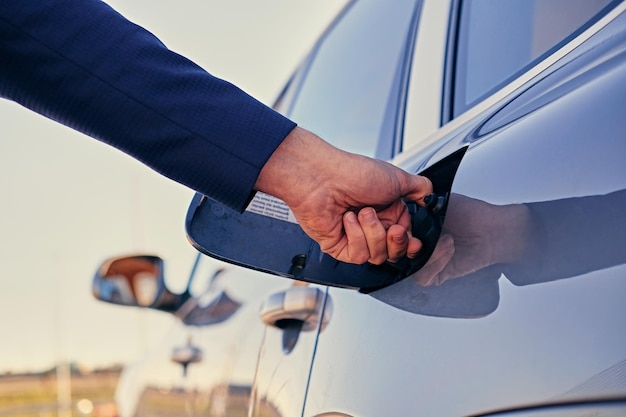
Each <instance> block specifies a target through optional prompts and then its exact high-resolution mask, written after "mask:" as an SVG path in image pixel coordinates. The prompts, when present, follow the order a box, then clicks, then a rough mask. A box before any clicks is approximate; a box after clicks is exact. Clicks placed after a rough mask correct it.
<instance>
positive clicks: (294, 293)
mask: <svg viewBox="0 0 626 417" xmlns="http://www.w3.org/2000/svg"><path fill="white" fill-rule="evenodd" d="M329 301H330V300H326V293H325V292H324V291H322V290H321V289H319V288H313V287H309V286H294V287H291V288H289V289H288V290H286V291H281V292H278V293H275V294H272V295H270V296H269V297H268V299H267V300H266V301H265V303H264V304H263V306H262V307H261V314H260V316H261V320H262V321H263V323H265V324H266V325H268V326H272V327H276V328H279V329H282V330H285V329H288V328H294V327H299V328H300V330H301V331H305V332H306V331H311V330H316V329H317V327H318V325H320V321H321V327H322V328H323V327H325V326H326V324H327V323H328V321H329V319H330V315H331V313H332V311H331V310H332V306H331V303H330V302H329ZM322 314H323V317H321V316H322Z"/></svg>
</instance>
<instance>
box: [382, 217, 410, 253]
mask: <svg viewBox="0 0 626 417" xmlns="http://www.w3.org/2000/svg"><path fill="white" fill-rule="evenodd" d="M408 246H409V235H408V233H407V231H406V229H405V228H404V227H402V226H400V225H398V224H394V225H391V227H389V229H388V230H387V260H388V261H389V262H398V261H399V260H400V258H402V257H403V256H404V255H406V253H407V248H408Z"/></svg>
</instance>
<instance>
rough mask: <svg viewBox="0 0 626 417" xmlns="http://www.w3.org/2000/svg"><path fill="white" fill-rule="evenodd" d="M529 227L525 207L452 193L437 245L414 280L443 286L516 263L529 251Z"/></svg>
mask: <svg viewBox="0 0 626 417" xmlns="http://www.w3.org/2000/svg"><path fill="white" fill-rule="evenodd" d="M529 224H530V216H529V213H528V208H527V207H526V206H525V205H523V204H510V205H503V206H497V205H493V204H489V203H487V202H485V201H481V200H477V199H474V198H470V197H467V196H464V195H460V194H452V195H451V196H450V198H449V201H448V208H447V211H446V219H445V222H444V224H443V231H442V235H441V237H440V238H439V241H438V242H437V246H436V247H435V250H434V251H433V254H432V255H431V257H430V259H429V260H428V262H427V263H426V265H424V267H422V268H421V269H420V270H419V271H417V272H416V273H415V274H413V275H411V278H412V279H413V280H414V281H415V282H416V283H417V284H419V285H422V286H429V285H440V284H442V283H444V282H445V281H447V280H450V279H453V278H459V277H463V276H466V275H468V274H470V273H472V272H475V271H478V270H479V269H483V268H486V267H488V266H490V265H493V264H496V263H507V262H515V261H517V260H519V259H520V258H521V257H522V256H523V253H524V252H525V251H526V248H527V245H528V237H529V236H528V231H529V230H530V227H529Z"/></svg>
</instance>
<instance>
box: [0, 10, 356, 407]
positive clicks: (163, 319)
mask: <svg viewBox="0 0 626 417" xmlns="http://www.w3.org/2000/svg"><path fill="white" fill-rule="evenodd" d="M108 3H109V4H111V5H112V6H113V7H114V8H115V9H117V10H118V11H119V12H121V13H122V14H123V15H125V16H126V17H127V18H128V19H130V20H132V21H134V22H135V23H138V24H139V25H141V26H143V27H145V28H147V29H148V30H150V31H151V32H153V33H154V34H156V35H157V37H159V38H160V39H161V41H163V42H164V43H165V44H166V45H167V46H168V47H169V48H170V49H172V50H174V51H176V52H178V53H180V54H182V55H184V56H186V57H188V58H190V59H191V60H193V61H195V62H196V63H198V64H199V65H200V66H202V67H203V68H205V69H206V70H207V71H209V72H210V73H212V74H214V75H216V76H218V77H220V78H224V79H226V80H228V81H231V82H233V83H234V84H236V85H238V86H239V87H240V88H242V89H243V90H245V91H246V92H248V93H249V94H251V95H252V96H254V97H256V98H257V99H259V100H261V101H263V102H265V103H266V104H271V103H272V101H273V99H274V98H275V97H276V95H277V94H278V92H279V91H280V89H281V88H282V86H283V84H284V83H285V82H286V80H287V78H288V77H289V76H290V74H291V72H292V71H293V70H294V69H295V67H296V66H297V65H298V63H299V62H300V60H301V59H303V57H304V55H305V54H306V52H307V51H308V49H309V48H310V47H311V46H312V45H313V43H314V41H315V40H316V38H317V37H318V36H319V35H320V34H321V32H322V31H323V30H324V29H325V28H326V26H327V25H328V24H329V23H330V21H331V20H332V18H333V17H334V16H335V15H336V14H337V13H338V12H339V10H341V8H342V7H343V6H344V5H345V3H346V1H340V0H316V1H306V0H184V1H177V2H173V1H171V0H170V1H164V0H151V1H147V0H109V1H108ZM0 120H1V121H2V123H1V124H0V135H1V139H0V195H1V196H2V197H1V201H2V216H0V277H1V278H0V279H1V284H0V285H1V286H0V317H1V321H0V323H1V324H0V329H1V333H0V335H1V336H0V337H1V340H2V344H1V347H0V399H3V401H0V416H8V415H12V416H14V415H20V416H22V415H23V416H26V415H36V416H42V415H56V414H54V413H55V411H45V413H44V412H43V411H41V409H40V408H38V407H37V406H35V405H33V401H31V404H30V405H28V402H29V401H30V400H29V398H30V397H28V395H26V394H25V392H26V391H27V390H28V389H30V388H29V385H28V384H24V385H20V384H18V383H17V382H18V379H19V380H22V379H24V380H26V379H28V378H27V377H28V376H32V375H35V376H38V377H39V379H40V380H41V379H42V378H44V377H45V378H44V379H46V378H47V379H46V380H48V379H49V380H50V382H49V383H48V385H45V384H44V385H42V384H41V383H39V385H38V390H39V391H41V392H43V393H45V394H41V395H50V396H51V398H52V397H54V398H57V399H58V398H69V397H68V395H69V396H71V395H72V394H71V393H69V394H68V393H67V392H65V393H63V392H61V391H63V390H66V391H67V390H68V389H70V390H71V387H65V388H59V386H57V385H55V384H56V380H57V379H58V377H59V376H61V377H64V376H65V377H67V376H68V375H70V374H72V375H77V376H79V375H83V376H85V375H101V376H103V377H102V378H101V384H100V385H101V387H105V389H106V390H108V391H112V390H113V388H114V386H115V381H116V375H118V373H119V369H120V367H121V366H122V365H123V364H125V363H127V362H129V361H132V360H133V359H134V358H136V357H138V356H139V355H140V354H141V352H143V351H145V350H146V349H148V348H149V347H150V346H151V345H153V344H156V343H159V340H160V338H161V337H163V336H164V335H165V333H166V331H167V329H168V328H169V326H170V325H171V324H172V320H174V318H173V317H172V316H170V315H168V314H164V313H159V312H155V311H149V310H140V309H134V308H124V307H118V306H113V305H108V304H103V303H101V302H98V301H96V300H95V299H94V298H93V297H92V295H91V286H90V284H91V278H92V275H93V273H94V272H95V270H96V268H97V266H98V265H99V264H100V263H101V262H102V260H103V259H104V258H106V257H109V256H113V255H118V254H126V253H131V252H132V253H134V252H145V253H151V254H156V255H159V256H161V257H163V258H164V259H165V260H166V269H167V271H166V275H167V277H168V279H169V282H168V284H169V285H170V287H171V288H172V289H174V290H182V289H183V288H184V284H185V283H186V279H187V276H188V274H189V272H190V269H191V265H192V262H193V259H194V257H195V251H194V250H193V249H192V248H191V246H190V245H189V244H188V242H187V240H186V238H185V231H184V217H185V213H186V210H187V206H188V204H189V202H190V200H191V197H192V195H193V192H192V191H190V190H189V189H187V188H185V187H183V186H181V185H178V184H176V183H174V182H172V181H171V180H168V179H166V178H164V177H161V176H159V175H158V174H156V173H155V172H153V171H151V170H150V169H148V168H146V167H145V166H143V165H141V164H140V163H138V162H136V161H135V160H133V159H131V158H130V157H128V156H126V155H125V154H122V153H121V152H119V151H117V150H115V149H113V148H110V147H107V146H106V145H103V144H101V143H99V142H97V141H95V140H93V139H90V138H87V137H85V136H83V135H81V134H79V133H77V132H74V131H72V130H70V129H68V128H66V127H64V126H61V125H59V124H56V123H54V122H51V121H49V120H47V119H45V118H43V117H41V116H39V115H36V114H34V113H32V112H30V111H28V110H25V109H23V108H22V107H20V106H18V105H16V104H15V103H12V102H9V101H6V100H0ZM59 364H61V365H62V366H60V367H58V365H59ZM20 378H21V379H20ZM3 380H4V381H5V382H8V381H10V382H11V383H10V384H4V385H3V384H2V381H3ZM5 385H6V386H9V385H10V386H11V387H12V388H11V390H8V389H6V388H5V389H4V390H3V388H2V387H3V386H5ZM76 386H77V385H76V384H75V385H74V389H76ZM18 398H22V400H20V401H21V402H20V401H18V400H17V399H18ZM20 407H21V408H20ZM24 407H26V408H28V411H24V410H23V408H24ZM20 410H22V411H20ZM77 412H79V413H82V414H84V415H88V414H90V413H91V411H90V408H89V404H87V403H83V408H82V411H81V409H80V407H78V409H77V410H74V411H72V413H77ZM46 413H47V414H46Z"/></svg>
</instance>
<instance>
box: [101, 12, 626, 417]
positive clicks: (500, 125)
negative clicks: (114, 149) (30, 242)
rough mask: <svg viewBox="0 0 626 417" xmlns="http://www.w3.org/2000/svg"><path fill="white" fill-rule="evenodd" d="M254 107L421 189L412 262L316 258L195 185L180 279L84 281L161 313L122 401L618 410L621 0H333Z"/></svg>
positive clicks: (624, 405) (621, 402) (259, 209)
mask: <svg viewBox="0 0 626 417" xmlns="http://www.w3.org/2000/svg"><path fill="white" fill-rule="evenodd" d="M276 108H277V109H278V110H279V111H281V112H282V113H284V114H285V115H287V116H288V117H290V118H291V119H293V120H294V121H296V122H297V123H299V124H300V125H302V126H305V127H307V128H308V129H311V130H313V131H315V132H316V133H317V134H319V135H320V136H321V137H324V138H326V139H328V140H330V141H332V142H333V143H334V144H335V145H337V146H339V147H341V148H344V149H346V150H349V151H352V152H358V153H361V154H365V155H368V156H374V157H378V158H382V159H386V160H390V161H391V162H393V163H394V164H396V165H397V166H399V167H402V168H404V169H406V170H408V171H410V172H415V173H421V174H423V175H426V176H428V177H429V178H430V179H431V180H432V182H433V184H434V188H435V193H436V195H437V197H439V199H440V201H441V202H442V204H441V207H439V208H438V211H437V212H435V211H433V212H431V213H428V216H429V218H430V219H431V220H433V219H434V220H433V221H434V222H435V224H436V225H437V228H436V237H435V239H434V242H433V244H432V245H431V247H429V248H427V249H426V251H425V253H426V257H425V259H424V263H423V264H421V265H419V266H418V267H417V268H414V269H411V270H408V269H406V268H405V266H398V265H386V266H383V267H380V268H383V269H376V268H374V267H371V266H368V265H364V266H352V267H347V266H345V265H341V264H338V263H336V262H335V263H333V262H329V261H328V259H327V258H326V257H325V256H324V255H323V254H321V253H319V248H317V249H316V247H315V245H313V244H311V243H310V242H306V238H305V237H302V235H299V234H297V229H298V226H297V224H296V223H294V222H293V220H292V219H291V218H290V216H289V211H288V209H286V208H285V207H284V206H281V204H280V202H276V201H273V200H272V199H271V198H269V197H268V196H263V195H258V196H257V198H256V202H254V201H253V204H251V207H250V208H249V210H248V211H246V212H245V213H244V214H242V215H240V214H237V213H230V212H229V211H228V209H224V208H222V207H221V206H219V205H218V204H216V203H214V202H212V201H210V200H209V199H207V198H205V197H203V196H196V198H194V200H193V201H192V203H191V206H190V211H189V215H188V218H187V232H188V235H189V238H190V241H191V242H192V244H193V245H194V246H195V247H196V248H197V249H198V250H199V255H198V259H197V263H196V265H195V266H194V269H193V273H192V274H191V276H190V278H189V285H188V287H187V290H186V291H184V292H183V293H182V294H178V293H173V292H172V291H170V290H168V288H167V287H166V286H165V281H164V278H163V260H162V259H160V258H158V257H155V256H150V255H141V256H128V257H121V258H114V259H109V260H107V261H106V262H105V263H103V265H102V266H101V267H100V268H99V269H98V271H97V273H96V275H95V278H94V293H95V294H96V296H97V297H98V298H99V299H101V300H103V301H107V302H113V303H116V304H122V305H129V306H138V307H144V308H152V309H158V310H162V311H165V312H167V313H169V314H174V315H175V316H176V317H177V318H178V319H179V320H178V325H177V326H176V327H175V328H174V329H172V330H171V331H170V333H169V334H168V335H167V338H166V339H165V340H166V342H164V343H163V344H161V345H159V346H155V348H154V349H153V350H151V351H150V352H148V353H147V354H146V356H145V358H143V359H142V360H141V361H139V362H137V363H136V364H131V365H129V367H128V368H127V369H126V371H125V372H124V374H123V376H122V379H121V381H120V385H119V388H118V394H117V401H118V407H119V412H120V415H121V416H123V417H130V416H150V417H155V416H157V417H158V416H186V415H188V416H212V417H213V416H229V417H235V416H249V417H269V416H282V417H293V416H303V417H379V416H402V417H404V416H436V417H442V416H443V417H446V416H451V417H452V416H494V417H496V416H498V417H508V416H515V417H522V416H523V417H537V416H549V417H557V416H580V417H582V416H603V417H606V416H624V415H626V266H625V265H624V264H625V263H626V162H625V159H626V2H623V1H610V0H596V1H592V0H551V1H548V0H534V1H533V0H499V1H495V0H394V1H393V2H384V1H375V0H360V1H354V2H352V3H350V4H349V5H348V6H347V7H346V8H345V9H344V10H343V11H342V12H341V13H340V15H339V16H337V18H336V20H335V21H334V22H333V24H332V25H331V26H330V27H329V28H328V30H327V31H326V32H325V33H324V34H323V36H322V37H321V38H320V39H319V41H318V43H317V44H316V45H315V47H314V48H313V50H312V51H311V53H310V54H309V56H308V58H307V59H305V60H304V62H303V63H302V65H301V66H300V67H299V69H298V70H297V71H296V72H295V74H294V75H293V77H292V78H291V79H290V80H289V82H288V83H287V85H286V86H285V88H284V90H283V92H282V93H281V94H280V96H279V99H278V100H277V102H276ZM268 207H270V208H272V207H273V208H274V209H272V210H269V209H268V210H265V209H264V208H268ZM243 220H245V222H244V221H243ZM220 230H222V232H220ZM294 230H295V232H294ZM268 231H269V232H268ZM219 233H223V235H220V234H219ZM294 233H296V234H295V235H294ZM299 245H302V246H299ZM302 248H304V249H302ZM282 259H285V260H286V261H282ZM224 261H226V262H224ZM415 269H417V270H415ZM381 271H382V272H381Z"/></svg>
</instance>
